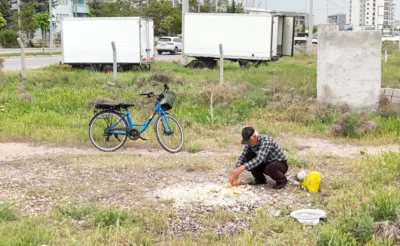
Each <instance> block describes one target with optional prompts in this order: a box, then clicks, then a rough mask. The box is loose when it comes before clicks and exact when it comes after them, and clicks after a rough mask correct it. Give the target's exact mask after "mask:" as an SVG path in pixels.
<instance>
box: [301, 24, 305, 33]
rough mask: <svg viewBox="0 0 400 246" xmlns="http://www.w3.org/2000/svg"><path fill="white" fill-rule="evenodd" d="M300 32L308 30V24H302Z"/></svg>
mask: <svg viewBox="0 0 400 246" xmlns="http://www.w3.org/2000/svg"><path fill="white" fill-rule="evenodd" d="M300 32H306V25H304V24H303V25H301V27H300Z"/></svg>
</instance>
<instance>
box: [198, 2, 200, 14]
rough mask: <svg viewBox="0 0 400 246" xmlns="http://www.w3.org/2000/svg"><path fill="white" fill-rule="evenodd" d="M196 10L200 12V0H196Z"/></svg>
mask: <svg viewBox="0 0 400 246" xmlns="http://www.w3.org/2000/svg"><path fill="white" fill-rule="evenodd" d="M197 12H198V13H200V0H197Z"/></svg>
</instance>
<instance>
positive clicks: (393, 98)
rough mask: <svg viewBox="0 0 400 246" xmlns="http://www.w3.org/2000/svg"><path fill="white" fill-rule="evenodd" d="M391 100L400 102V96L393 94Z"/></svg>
mask: <svg viewBox="0 0 400 246" xmlns="http://www.w3.org/2000/svg"><path fill="white" fill-rule="evenodd" d="M391 102H392V103H396V104H398V103H400V97H395V96H393V97H392V100H391Z"/></svg>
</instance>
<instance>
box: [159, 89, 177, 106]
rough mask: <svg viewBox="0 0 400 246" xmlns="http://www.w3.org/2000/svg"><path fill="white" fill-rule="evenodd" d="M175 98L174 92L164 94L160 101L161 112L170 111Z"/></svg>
mask: <svg viewBox="0 0 400 246" xmlns="http://www.w3.org/2000/svg"><path fill="white" fill-rule="evenodd" d="M175 98H176V94H175V93H174V92H172V91H168V92H167V93H165V95H164V98H163V99H161V101H160V105H161V108H162V110H164V111H167V110H170V109H171V108H172V107H173V106H174V101H175Z"/></svg>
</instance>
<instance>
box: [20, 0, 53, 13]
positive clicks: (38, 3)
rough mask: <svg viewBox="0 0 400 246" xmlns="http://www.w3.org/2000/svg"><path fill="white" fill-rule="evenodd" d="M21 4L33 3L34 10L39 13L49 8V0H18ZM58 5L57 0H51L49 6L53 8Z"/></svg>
mask: <svg viewBox="0 0 400 246" xmlns="http://www.w3.org/2000/svg"><path fill="white" fill-rule="evenodd" d="M20 2H21V5H22V4H35V12H36V13H40V12H44V11H50V10H49V0H20ZM12 3H16V0H12ZM57 5H58V0H51V7H52V8H53V9H54V8H55V7H57Z"/></svg>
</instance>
